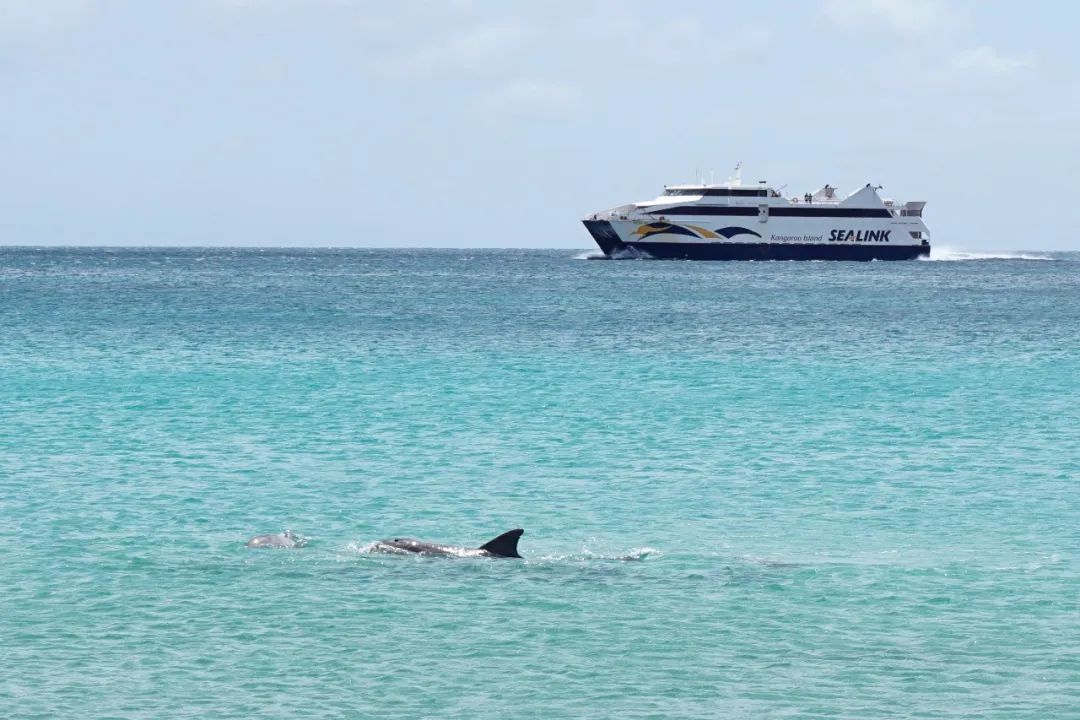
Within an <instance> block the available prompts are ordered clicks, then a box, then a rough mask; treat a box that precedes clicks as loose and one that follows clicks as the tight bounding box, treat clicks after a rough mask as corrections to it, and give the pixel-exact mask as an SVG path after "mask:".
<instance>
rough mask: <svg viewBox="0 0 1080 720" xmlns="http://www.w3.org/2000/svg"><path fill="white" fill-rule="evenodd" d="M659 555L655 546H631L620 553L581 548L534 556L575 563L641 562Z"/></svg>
mask: <svg viewBox="0 0 1080 720" xmlns="http://www.w3.org/2000/svg"><path fill="white" fill-rule="evenodd" d="M661 555H663V553H662V552H660V551H659V550H657V549H656V548H651V547H641V548H633V549H632V550H630V551H629V552H625V553H620V554H611V555H608V554H604V553H594V552H593V551H592V550H589V549H588V548H582V550H581V552H580V553H571V554H569V555H542V556H540V557H538V558H535V559H536V560H539V561H541V562H549V563H550V562H571V563H575V562H590V561H594V560H600V561H607V562H641V561H643V560H645V558H647V557H650V556H653V557H660V556H661Z"/></svg>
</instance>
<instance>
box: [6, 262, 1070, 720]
mask: <svg viewBox="0 0 1080 720" xmlns="http://www.w3.org/2000/svg"><path fill="white" fill-rule="evenodd" d="M582 257H583V254H581V253H577V252H575V251H431V250H423V251H421V250H415V251H411V250H394V251H380V250H207V249H174V250H150V249H146V250H137V249H130V250H121V249H114V250H109V249H10V248H9V249H0V513H2V518H3V533H2V535H3V540H4V542H3V550H2V561H0V600H2V604H0V651H2V657H3V669H2V670H0V717H2V718H12V719H15V718H18V719H24V718H43V719H44V718H123V719H129V718H130V719H134V718H147V719H149V718H192V719H194V718H198V719H199V720H208V719H213V718H220V719H226V718H229V719H231V718H288V719H289V720H296V719H299V718H305V719H307V718H483V719H488V718H490V719H491V720H508V719H512V718H763V717H765V718H781V717H791V718H852V719H856V718H859V719H861V718H951V717H955V718H961V717H962V718H975V717H977V718H1032V719H1036V718H1038V719H1040V720H1041V719H1045V718H1068V717H1072V718H1077V717H1080V492H1078V489H1080V254H1076V253H1073V254H1037V253H1036V254H1029V255H1025V256H1019V255H1015V256H1010V255H1008V254H1004V255H1002V256H999V257H994V256H965V255H962V254H953V255H951V256H950V257H951V258H952V261H925V262H923V261H918V262H899V263H882V262H874V263H865V264H858V263H820V262H819V263H688V262H650V261H625V262H588V261H585V260H583V259H582ZM1025 258H1027V259H1025ZM515 527H522V528H525V535H524V537H523V538H522V541H521V545H520V550H521V553H522V555H524V556H525V559H524V560H505V559H476V558H473V559H463V558H431V557H415V556H409V557H398V556H390V555H384V554H378V553H373V552H371V546H372V543H373V542H374V541H376V540H378V539H380V538H387V537H397V536H404V535H408V536H412V537H418V538H421V539H429V540H436V541H443V542H449V543H455V544H460V545H465V546H476V545H479V544H480V543H482V542H484V541H486V540H488V539H490V538H491V537H493V536H495V535H497V534H499V533H501V532H503V531H504V530H508V529H510V528H515ZM285 528H291V529H293V530H294V531H296V532H298V533H301V534H302V535H304V536H307V537H308V538H310V542H309V544H308V545H307V546H306V547H303V548H297V549H292V550H252V549H248V548H246V547H245V541H246V540H247V539H248V538H250V537H251V536H252V535H256V534H261V533H274V532H280V531H281V530H283V529H285Z"/></svg>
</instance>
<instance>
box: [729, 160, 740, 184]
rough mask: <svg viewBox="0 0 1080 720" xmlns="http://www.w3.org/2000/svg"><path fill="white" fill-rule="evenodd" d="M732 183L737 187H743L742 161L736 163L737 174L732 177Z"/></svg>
mask: <svg viewBox="0 0 1080 720" xmlns="http://www.w3.org/2000/svg"><path fill="white" fill-rule="evenodd" d="M730 182H731V184H732V185H733V186H735V187H739V186H741V185H742V160H740V161H739V162H737V163H735V174H734V175H733V176H732V178H731V181H730Z"/></svg>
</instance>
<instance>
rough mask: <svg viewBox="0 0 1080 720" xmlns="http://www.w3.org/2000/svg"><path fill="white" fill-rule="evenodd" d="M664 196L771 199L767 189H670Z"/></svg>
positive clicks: (665, 191)
mask: <svg viewBox="0 0 1080 720" xmlns="http://www.w3.org/2000/svg"><path fill="white" fill-rule="evenodd" d="M664 195H668V196H671V195H705V196H706V197H769V191H768V190H767V189H765V188H761V189H757V188H754V189H748V188H704V189H702V188H696V189H695V188H691V189H686V188H668V189H666V190H664Z"/></svg>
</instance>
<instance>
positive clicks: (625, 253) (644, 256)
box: [611, 246, 654, 260]
mask: <svg viewBox="0 0 1080 720" xmlns="http://www.w3.org/2000/svg"><path fill="white" fill-rule="evenodd" d="M611 259H612V260H652V259H654V258H653V256H652V255H650V254H649V253H647V252H645V251H644V250H638V249H637V248H635V247H629V246H627V247H624V248H622V249H620V250H617V251H615V252H614V253H612V254H611Z"/></svg>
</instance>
